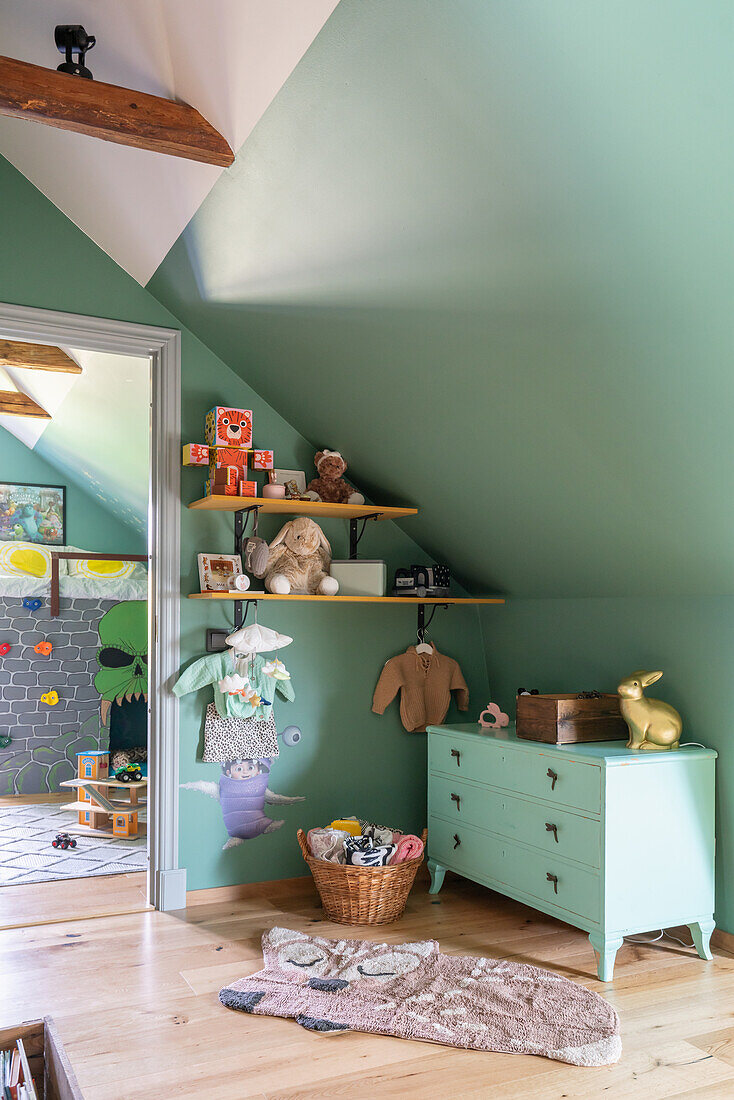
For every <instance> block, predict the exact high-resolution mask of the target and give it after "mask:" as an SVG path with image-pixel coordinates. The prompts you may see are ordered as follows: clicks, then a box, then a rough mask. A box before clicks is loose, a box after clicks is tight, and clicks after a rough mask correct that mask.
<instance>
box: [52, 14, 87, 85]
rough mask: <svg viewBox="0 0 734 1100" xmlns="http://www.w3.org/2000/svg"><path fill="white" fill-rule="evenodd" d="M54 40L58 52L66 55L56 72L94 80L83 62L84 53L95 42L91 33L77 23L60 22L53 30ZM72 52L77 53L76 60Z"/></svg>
mask: <svg viewBox="0 0 734 1100" xmlns="http://www.w3.org/2000/svg"><path fill="white" fill-rule="evenodd" d="M54 42H55V43H56V49H57V50H58V51H59V53H63V54H65V56H66V61H64V62H63V63H62V64H61V65H59V67H58V70H57V71H58V72H60V73H69V75H70V76H83V77H86V79H87V80H94V77H93V76H92V74H91V72H90V70H89V69H88V68H87V67H86V65H85V64H84V58H85V56H86V54H87V53H88V51H89V50H91V49H92V48H93V47H94V46H96V44H97V39H96V38H95V37H94V35H93V34H87V32H86V31H85V30H84V27H82V26H81V25H80V24H79V23H60V24H59V26H58V27H56V29H55V30H54ZM73 54H76V55H77V56H76V61H75V60H74V57H73Z"/></svg>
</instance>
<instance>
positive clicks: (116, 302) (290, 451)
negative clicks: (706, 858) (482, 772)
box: [0, 159, 486, 889]
mask: <svg viewBox="0 0 734 1100" xmlns="http://www.w3.org/2000/svg"><path fill="white" fill-rule="evenodd" d="M0 194H2V199H3V201H2V206H1V207H0V219H1V221H0V224H1V227H2V237H3V244H4V250H5V255H6V257H12V261H11V260H6V262H5V263H4V264H3V265H2V266H0V300H2V301H6V302H12V303H15V304H21V305H32V306H40V307H43V308H47V309H58V310H66V311H69V312H72V313H81V314H91V315H94V316H100V317H115V318H119V319H121V320H128V321H136V322H139V323H142V324H153V325H163V326H170V327H174V328H181V325H180V322H179V321H178V320H177V318H176V317H175V316H173V314H171V313H170V312H169V311H168V310H167V309H166V308H165V307H164V306H162V305H161V304H160V303H159V302H157V301H156V300H155V299H154V298H153V296H152V295H151V294H150V293H149V292H148V291H146V290H144V289H143V288H141V287H140V286H138V285H137V284H136V283H135V282H134V281H133V280H132V279H131V278H130V277H129V276H127V275H126V274H125V273H124V272H123V271H121V269H120V268H119V267H117V265H116V264H115V263H113V261H112V260H111V259H110V258H109V257H108V256H107V255H105V253H103V252H102V251H101V250H100V249H98V248H97V247H96V246H95V245H94V244H93V243H92V242H91V241H90V240H89V239H88V238H86V237H85V236H84V234H82V233H81V232H80V231H79V230H78V229H77V228H76V227H75V226H74V225H73V224H72V223H71V222H70V221H69V220H68V219H66V218H65V217H64V216H63V215H62V214H61V213H60V212H59V211H58V210H57V209H56V208H55V207H54V206H52V204H51V203H50V202H48V200H46V199H45V198H44V197H43V196H42V195H41V194H40V193H39V192H38V191H36V190H35V188H33V187H32V186H31V185H30V184H29V183H28V182H27V181H26V180H25V179H24V178H23V177H22V176H21V175H20V174H19V173H18V172H16V171H15V169H13V168H12V167H11V166H10V165H9V164H8V163H7V162H6V161H3V160H2V159H0ZM69 256H73V257H74V263H72V264H70V263H69V260H68V257H69ZM182 356H183V402H182V404H183V408H182V417H183V433H184V440H185V441H187V442H188V441H196V440H198V439H201V435H202V429H203V421H204V414H205V412H206V410H207V409H208V408H210V407H211V405H212V404H214V403H216V402H232V404H234V405H236V406H243V407H246V408H252V409H253V410H254V418H255V432H256V437H257V440H258V441H259V442H260V443H261V444H262V445H267V446H271V447H272V448H273V449H274V450H275V453H276V457H277V459H278V462H279V463H280V464H281V465H282V466H284V467H286V468H302V469H308V468H309V464H310V463H311V462H312V460H313V453H314V447H313V445H312V444H310V443H308V442H307V441H306V439H305V438H304V437H303V436H302V435H300V434H299V433H298V432H296V431H295V430H294V429H293V428H291V427H290V426H289V425H288V423H287V422H286V421H285V420H284V419H283V418H282V417H281V416H279V415H278V413H276V412H275V411H274V409H273V408H271V407H270V406H269V405H268V404H266V402H264V401H262V400H261V399H260V398H259V397H258V396H257V394H256V393H255V392H254V391H253V390H252V389H251V388H250V386H248V385H247V384H246V383H245V382H244V381H243V380H242V379H241V378H240V377H238V376H237V375H236V374H234V373H233V372H232V371H231V370H230V369H229V367H227V366H226V365H225V364H224V363H223V362H222V361H221V360H220V359H218V358H217V356H216V355H214V354H213V353H212V352H210V351H209V350H208V349H207V348H206V347H205V346H204V345H203V344H202V343H201V342H200V341H199V340H198V339H197V338H196V337H195V336H193V335H192V334H191V333H190V332H189V331H188V330H187V329H185V328H182ZM183 475H184V476H183V493H184V500H191V499H195V498H196V497H198V496H199V495H201V487H202V483H203V474H202V473H201V472H200V471H197V470H184V471H183ZM356 476H357V475H356V473H355V477H356ZM406 494H407V495H411V494H410V493H408V492H407V490H406V491H405V493H404V494H403V495H406ZM345 527H346V524H344V523H343V521H338V522H337V523H336V524H335V523H334V522H332V523H331V524H329V525H328V526H327V525H325V529H326V530H327V534H328V535H329V537H330V538H331V539H332V542H333V545H334V551H335V553H336V554H341V555H344V554H345V552H346V530H344V528H345ZM274 529H275V528H274V525H273V524H272V521H271V524H270V525H267V524H266V522H265V520H264V521H263V523H262V524H261V531H262V533H263V534H269V533H271V532H274ZM181 534H182V557H181V584H182V592H183V593H188V592H193V591H196V590H198V578H197V574H196V554H197V553H198V552H202V551H206V550H209V551H217V552H228V551H230V550H231V545H232V524H231V519H230V520H227V518H226V517H225V516H217V515H211V514H210V515H202V514H200V513H199V514H197V513H195V512H189V511H187V510H184V512H183V515H182V524H181ZM360 549H361V550H362V549H364V554H365V556H370V557H377V556H378V555H379V556H385V557H386V558H387V560H388V562H389V564H390V567H391V568H392V567H394V566H395V565H398V564H405V563H407V564H410V563H411V562H413V561H425V560H426V555H425V554H424V553H423V552H422V551H421V550H420V549H419V548H418V547H417V546H416V545H415V543H414V542H413V541H412V540H411V539H410V538H409V537H408V536H407V535H405V534H404V533H403V532H402V531H401V530H400V529H399V528H398V527H397V526H395V525H392V524H379V525H378V524H375V525H374V528H372V527H370V528H368V530H367V532H366V534H365V538H364V542H363V543H362V545H361V548H360ZM181 610H182V620H181V654H182V661H183V663H187V662H188V661H190V660H192V659H193V658H194V657H197V656H199V655H201V654H202V653H203V651H204V642H205V637H204V635H205V629H206V627H208V626H213V627H215V626H225V625H227V616H226V614H225V611H224V609H222V608H221V607H214V606H211V605H209V604H205V603H203V602H200V601H193V600H192V601H187V600H184V601H183V602H182V608H181ZM439 615H441V616H442V618H441V620H440V625H439V622H438V621H437V623H436V629H435V631H434V632H433V633H434V637H435V638H436V640H437V642H438V644H439V647H442V646H443V647H445V649H446V651H447V652H450V653H451V654H452V655H453V656H456V657H457V658H459V659H460V660H461V664H462V667H463V669H464V672H465V675H466V678H467V682H468V684H469V688H470V691H471V696H472V703H471V705H472V710H475V709H476V710H478V709H479V707H481V706H483V705H484V703H485V696H486V671H485V667H484V656H483V651H482V645H481V636H480V631H479V619H478V615H477V613H476V611H475V610H474V609H472V608H469V609H458V610H456V611H455V612H452V613H451V614H449V613H448V612H439ZM260 618H261V620H262V621H267V623H268V624H269V625H272V626H273V627H275V628H276V629H278V630H280V631H282V632H284V633H287V634H290V635H292V636H293V637H294V638H295V641H294V644H293V645H292V646H291V648H290V650H289V651H288V654H287V656H288V666H289V668H290V669H291V671H292V674H293V681H294V687H295V690H296V702H295V704H293V705H290V706H289V705H287V704H283V706H282V707H280V708H279V711H278V713H279V715H280V719H281V721H282V722H283V721H285V720H286V719H287V721H289V722H294V723H297V724H299V725H300V726H301V727H302V729H303V732H304V739H303V741H302V742H301V744H300V745H299V746H298V747H296V748H294V749H286V750H285V751H284V753H283V756H282V759H280V760H279V761H278V763H277V764H276V765H275V767H274V769H273V775H272V781H271V786H272V787H273V789H274V790H276V791H278V792H279V793H284V794H304V795H306V796H307V801H306V802H305V803H304V804H303V805H302V806H295V807H292V808H289V807H285V808H284V809H283V811H282V813H281V816H282V817H285V818H286V821H287V824H286V825H285V826H284V827H283V829H281V830H280V831H279V832H277V833H274V834H271V835H269V836H265V837H260V838H258V839H257V840H255V841H252V842H248V843H246V844H244V845H241V846H240V847H238V848H235V849H232V850H230V851H227V852H222V851H221V846H222V844H223V843H224V841H225V840H226V834H225V832H224V828H223V826H222V823H221V815H220V812H219V807H218V806H217V804H216V803H215V802H213V801H210V800H208V799H206V798H205V797H204V796H203V795H200V794H198V793H195V792H192V791H182V792H181V862H182V865H184V866H186V867H187V869H188V885H189V888H190V889H197V888H205V887H209V886H219V885H225V884H229V883H235V882H247V881H259V880H264V879H272V878H281V877H284V876H289V875H294V874H300V873H302V872H303V871H304V870H305V868H304V865H303V861H302V859H301V856H300V852H299V850H298V848H297V845H296V840H295V829H296V828H297V827H298V826H299V825H304V826H305V827H311V826H313V825H316V824H321V823H323V822H324V821H328V820H331V819H332V817H337V816H339V815H342V814H345V813H358V814H364V815H366V816H374V817H375V818H377V819H384V820H386V821H387V822H388V823H389V822H393V823H394V824H395V825H396V826H399V827H401V828H406V829H408V828H409V829H418V828H420V827H421V826H422V825H423V824H424V821H425V738H424V737H423V736H421V735H415V734H407V733H405V732H404V731H403V729H402V727H401V725H400V722H399V719H398V716H397V707H396V706H393V707H392V708H391V709H390V711H389V712H388V713H386V714H385V715H384V716H383V717H382V718H379V717H377V716H376V715H373V714H372V713H371V711H370V706H371V700H372V691H373V689H374V685H375V682H376V680H377V677H378V675H379V672H380V670H381V668H382V664H383V662H384V661H385V660H386V659H387V658H388V657H390V656H392V655H393V654H394V653H396V652H399V651H401V650H402V649H404V648H405V647H406V646H407V645H409V644H410V643H411V642H412V641H414V638H415V633H414V632H415V613H414V612H413V611H412V610H411V609H407V608H389V609H386V610H382V609H377V608H369V607H366V606H358V605H352V606H347V605H345V606H344V607H341V608H336V607H334V606H333V605H331V606H330V605H328V604H324V605H321V606H310V605H307V606H305V607H301V608H295V607H293V606H291V607H283V606H280V607H273V608H270V607H269V608H268V609H267V614H265V613H261V615H260ZM206 701H208V697H207V695H206V693H204V692H202V693H200V695H199V696H196V697H194V696H189V697H187V698H185V699H183V700H182V702H181V711H180V713H181V737H180V758H181V767H180V777H181V781H182V782H189V781H193V780H197V779H216V778H217V777H218V775H219V768H218V766H217V765H213V764H208V765H206V764H201V763H198V762H197V755H200V748H201V745H200V735H201V726H202V719H203V713H204V705H205V702H206ZM453 715H454V718H455V719H456V718H457V712H456V711H455V710H454V711H453Z"/></svg>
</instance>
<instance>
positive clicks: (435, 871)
mask: <svg viewBox="0 0 734 1100" xmlns="http://www.w3.org/2000/svg"><path fill="white" fill-rule="evenodd" d="M428 872H429V874H430V876H431V886H430V889H429V891H428V893H429V894H437V893H438V891H439V890H440V889H441V887H442V886H443V876H444V875H445V874H446V868H445V867H442V866H441V864H440V863H436V861H435V859H429V860H428Z"/></svg>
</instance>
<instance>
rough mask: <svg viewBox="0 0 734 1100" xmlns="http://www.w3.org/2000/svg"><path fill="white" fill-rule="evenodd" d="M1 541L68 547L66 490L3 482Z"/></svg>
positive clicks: (1, 491) (52, 486)
mask: <svg viewBox="0 0 734 1100" xmlns="http://www.w3.org/2000/svg"><path fill="white" fill-rule="evenodd" d="M0 541H3V542H36V543H38V544H39V545H43V546H63V545H64V544H65V543H66V486H65V485H34V484H31V483H26V482H24V483H20V484H19V483H18V482H10V481H3V482H0Z"/></svg>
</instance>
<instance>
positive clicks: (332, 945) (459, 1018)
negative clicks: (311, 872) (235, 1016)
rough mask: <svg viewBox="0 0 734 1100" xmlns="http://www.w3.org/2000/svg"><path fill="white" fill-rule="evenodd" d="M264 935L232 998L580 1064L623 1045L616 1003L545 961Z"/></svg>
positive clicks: (350, 1025)
mask: <svg viewBox="0 0 734 1100" xmlns="http://www.w3.org/2000/svg"><path fill="white" fill-rule="evenodd" d="M262 944H263V961H264V963H265V968H264V969H263V970H260V971H258V973H257V974H250V975H248V977H246V978H240V980H239V981H236V982H234V983H233V984H232V985H229V986H227V987H226V988H225V989H223V990H221V992H220V994H219V1000H220V1001H221V1002H222V1004H223V1005H225V1006H226V1007H227V1008H234V1009H237V1010H239V1011H240V1012H251V1013H254V1014H255V1015H264V1016H290V1017H292V1018H293V1019H295V1021H296V1023H298V1024H300V1025H301V1027H304V1028H306V1029H307V1030H309V1031H319V1032H333V1031H347V1030H350V1029H351V1030H354V1031H365V1032H368V1033H370V1034H372V1035H394V1036H396V1037H397V1038H399V1039H422V1040H427V1041H429V1042H433V1043H445V1044H446V1045H447V1046H455V1047H464V1048H467V1049H469V1050H494V1051H504V1052H505V1053H508V1054H540V1055H543V1056H544V1057H546V1058H552V1059H554V1060H555V1061H558V1062H569V1063H570V1064H571V1065H574V1066H605V1065H609V1064H610V1063H612V1062H616V1061H617V1060H618V1059H619V1056H620V1054H621V1053H622V1042H621V1039H620V1037H619V1019H618V1017H617V1013H616V1012H615V1011H614V1009H613V1008H612V1006H611V1005H610V1004H609V1003H608V1002H607V1001H604V1000H602V998H601V997H599V996H598V995H597V994H596V993H592V992H591V990H589V989H586V988H584V986H582V985H577V984H576V982H571V981H569V980H568V978H564V977H562V976H561V975H560V974H554V973H553V972H552V971H550V970H541V969H540V968H539V967H537V966H528V965H527V964H526V963H516V962H512V961H511V960H510V959H486V958H481V957H480V958H478V957H475V956H472V955H445V954H444V953H443V952H442V951H439V948H438V943H437V941H436V940H424V941H421V942H419V943H401V944H387V943H370V942H368V941H366V940H327V939H323V938H322V937H321V936H308V935H306V933H305V932H297V931H293V930H291V929H289V928H272V929H271V930H270V931H269V932H266V933H265V935H264V936H263V940H262ZM569 1091H570V1090H569ZM490 1092H492V1089H491V1087H490V1088H489V1089H488V1091H487V1095H489V1093H490ZM575 1095H577V1096H580V1095H587V1093H586V1092H582V1093H578V1092H576V1093H575Z"/></svg>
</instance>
